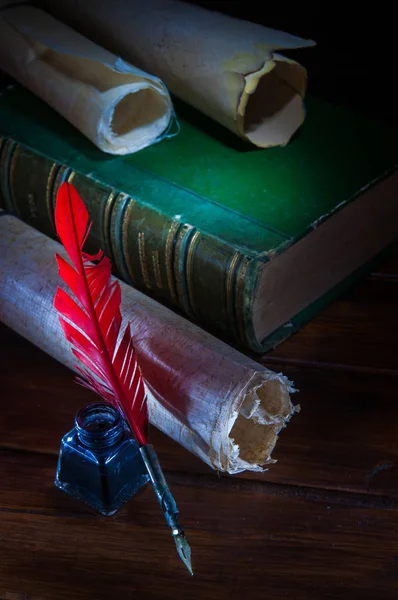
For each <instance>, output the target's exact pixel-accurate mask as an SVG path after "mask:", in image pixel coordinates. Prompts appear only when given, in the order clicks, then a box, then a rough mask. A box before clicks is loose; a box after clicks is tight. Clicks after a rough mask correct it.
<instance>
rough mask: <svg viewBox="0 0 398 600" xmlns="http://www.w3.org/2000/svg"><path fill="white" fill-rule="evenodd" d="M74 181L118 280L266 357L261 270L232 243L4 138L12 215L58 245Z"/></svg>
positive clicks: (2, 160) (2, 192) (94, 237)
mask: <svg viewBox="0 0 398 600" xmlns="http://www.w3.org/2000/svg"><path fill="white" fill-rule="evenodd" d="M64 181H68V182H70V183H72V184H73V185H74V186H75V187H76V189H77V190H78V192H79V193H80V194H81V196H82V197H83V198H84V201H85V204H86V206H87V208H88V210H89V213H90V217H91V219H92V221H93V226H92V229H91V232H90V236H89V239H88V241H87V251H88V252H95V251H96V250H98V248H99V247H101V248H103V250H104V251H105V253H106V254H107V256H108V257H109V258H110V260H111V262H112V266H113V272H114V274H115V275H116V276H117V277H119V278H120V279H122V280H123V281H125V282H127V283H129V284H131V285H133V286H134V287H136V288H138V289H140V290H142V291H144V292H145V293H147V294H148V295H150V296H152V297H153V298H156V299H157V300H159V301H161V302H163V303H165V304H167V305H169V306H172V307H174V308H175V309H177V310H178V311H179V312H181V313H183V314H185V315H186V316H187V317H188V318H190V319H191V320H192V321H196V322H198V323H201V324H202V325H203V326H209V327H211V328H215V329H219V330H220V331H222V332H224V333H225V334H226V335H227V337H229V338H233V339H235V341H236V342H238V344H240V345H243V346H245V347H246V348H250V349H252V350H254V351H261V347H259V345H258V343H257V342H256V340H255V336H254V332H253V330H252V302H253V297H254V291H255V288H256V283H257V279H258V273H259V266H258V264H257V262H256V261H254V260H253V259H252V258H250V257H247V256H246V255H245V254H243V253H242V252H240V251H239V250H237V249H236V248H233V247H232V246H231V245H229V244H227V243H225V242H223V241H222V240H219V239H218V238H216V237H214V236H211V235H208V234H206V233H204V232H202V231H200V230H198V229H197V228H196V227H194V226H193V225H191V224H190V223H185V222H183V221H182V220H179V219H177V218H172V217H170V216H168V215H166V214H164V213H162V212H159V211H158V210H156V209H155V208H154V207H152V206H151V205H149V204H146V203H144V202H140V201H138V200H137V199H136V198H133V197H131V196H129V195H127V194H125V193H123V192H122V191H120V190H116V189H113V188H111V187H109V186H106V185H104V184H102V183H101V182H99V181H98V180H94V179H93V178H91V177H89V176H86V175H82V174H80V173H77V172H76V171H74V170H72V169H71V168H69V167H68V166H66V165H63V164H60V163H58V162H54V161H53V160H50V159H48V158H46V157H45V156H42V155H40V154H38V153H35V152H34V151H32V150H30V149H28V148H26V147H25V146H23V145H21V144H18V143H16V142H15V141H13V140H12V139H0V196H1V204H2V206H3V208H4V209H5V210H7V211H8V212H10V213H11V214H14V215H16V216H18V217H19V218H20V219H22V220H23V221H24V222H26V223H28V224H29V225H31V226H33V227H35V228H36V229H37V230H38V231H41V232H42V233H45V234H46V235H48V236H49V237H52V238H53V239H56V232H55V227H54V221H53V213H54V205H55V198H56V194H57V191H58V188H59V186H60V185H61V183H63V182H64Z"/></svg>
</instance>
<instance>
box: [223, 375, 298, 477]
mask: <svg viewBox="0 0 398 600" xmlns="http://www.w3.org/2000/svg"><path fill="white" fill-rule="evenodd" d="M296 392H297V390H296V389H295V388H294V387H293V383H292V382H291V381H290V380H289V379H288V378H287V377H286V376H285V375H283V374H282V373H274V372H272V371H269V370H268V369H265V370H263V371H261V372H260V371H258V372H256V373H254V374H253V377H252V379H251V380H250V381H249V382H248V383H247V384H246V386H245V388H244V389H243V390H242V393H241V394H240V395H239V396H238V397H237V398H236V402H235V404H234V406H232V407H231V408H230V411H229V416H228V417H227V416H226V415H220V419H219V423H220V424H222V428H223V429H224V431H220V432H219V433H218V432H217V431H215V432H214V433H213V436H212V440H213V443H214V442H215V441H216V440H217V439H219V442H220V447H219V449H218V457H217V458H218V459H216V456H215V455H214V456H213V459H214V461H213V466H214V468H218V469H220V470H222V471H227V472H228V473H229V474H236V473H241V472H243V471H257V472H264V471H266V470H267V468H266V465H268V464H272V463H275V462H276V460H274V459H272V452H273V450H274V448H275V445H276V443H277V441H278V436H279V433H280V431H281V430H282V429H283V428H284V427H286V425H287V423H288V422H289V421H290V419H291V417H292V416H293V414H294V413H295V412H299V410H300V407H299V406H294V405H293V404H292V402H291V399H290V395H291V394H293V393H296Z"/></svg>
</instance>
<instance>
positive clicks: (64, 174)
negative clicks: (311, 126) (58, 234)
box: [50, 165, 73, 232]
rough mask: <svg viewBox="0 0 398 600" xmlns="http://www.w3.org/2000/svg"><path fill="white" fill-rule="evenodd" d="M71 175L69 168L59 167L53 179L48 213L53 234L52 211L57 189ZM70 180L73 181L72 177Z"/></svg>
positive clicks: (53, 221)
mask: <svg viewBox="0 0 398 600" xmlns="http://www.w3.org/2000/svg"><path fill="white" fill-rule="evenodd" d="M68 173H69V174H68ZM72 173H73V171H72V169H71V168H70V167H67V166H66V165H60V167H59V169H58V172H57V174H56V175H55V178H54V186H53V188H52V194H51V196H52V197H51V213H50V217H51V223H52V226H53V228H54V232H55V231H56V227H55V220H54V211H55V201H56V199H57V193H58V190H59V188H60V187H61V183H63V181H69V177H70V175H72ZM72 179H73V177H72ZM69 183H70V182H69Z"/></svg>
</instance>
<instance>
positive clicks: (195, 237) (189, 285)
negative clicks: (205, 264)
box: [186, 231, 200, 316]
mask: <svg viewBox="0 0 398 600" xmlns="http://www.w3.org/2000/svg"><path fill="white" fill-rule="evenodd" d="M199 238H200V231H195V233H194V234H193V236H192V238H191V241H190V242H189V246H188V252H187V261H186V273H187V289H188V301H189V304H190V306H191V310H192V312H193V313H194V315H195V316H197V311H196V307H195V301H194V292H193V289H192V275H193V256H194V253H195V250H196V247H197V245H198V242H199Z"/></svg>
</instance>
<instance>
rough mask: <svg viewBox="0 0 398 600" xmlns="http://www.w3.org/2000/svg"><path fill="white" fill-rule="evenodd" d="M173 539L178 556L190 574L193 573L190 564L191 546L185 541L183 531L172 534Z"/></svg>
mask: <svg viewBox="0 0 398 600" xmlns="http://www.w3.org/2000/svg"><path fill="white" fill-rule="evenodd" d="M174 541H175V543H176V547H177V552H178V554H179V555H180V558H181V560H182V562H183V563H184V565H185V566H186V568H187V569H188V571H189V572H190V574H191V575H193V571H192V565H191V548H190V546H189V544H188V542H187V539H186V537H185V535H184V533H179V534H178V535H175V536H174Z"/></svg>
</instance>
